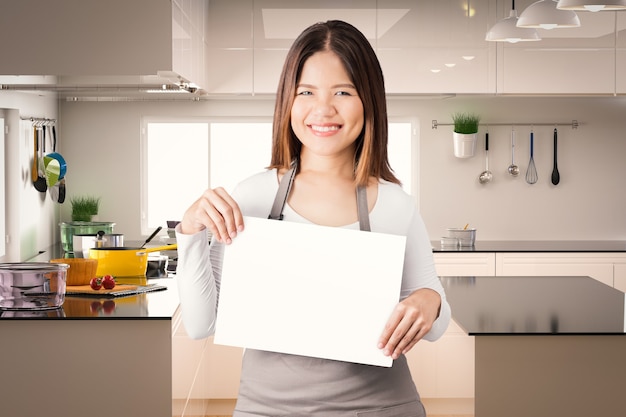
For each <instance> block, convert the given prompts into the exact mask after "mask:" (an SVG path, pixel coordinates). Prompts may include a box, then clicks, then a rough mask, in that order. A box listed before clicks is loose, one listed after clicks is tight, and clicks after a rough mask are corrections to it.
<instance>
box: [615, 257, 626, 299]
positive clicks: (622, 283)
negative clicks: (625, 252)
mask: <svg viewBox="0 0 626 417" xmlns="http://www.w3.org/2000/svg"><path fill="white" fill-rule="evenodd" d="M613 287H614V288H616V289H618V290H620V291H623V292H626V259H622V260H620V261H619V262H618V263H615V264H614V265H613Z"/></svg>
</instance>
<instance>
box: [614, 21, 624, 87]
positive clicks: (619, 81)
mask: <svg viewBox="0 0 626 417" xmlns="http://www.w3.org/2000/svg"><path fill="white" fill-rule="evenodd" d="M617 27H618V29H620V30H618V32H617V40H616V47H615V59H616V63H615V68H616V70H615V72H616V79H615V82H616V86H615V90H616V93H617V94H626V30H624V29H626V13H617Z"/></svg>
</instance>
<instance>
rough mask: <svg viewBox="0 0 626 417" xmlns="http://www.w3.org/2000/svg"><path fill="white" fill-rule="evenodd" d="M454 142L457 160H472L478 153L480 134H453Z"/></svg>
mask: <svg viewBox="0 0 626 417" xmlns="http://www.w3.org/2000/svg"><path fill="white" fill-rule="evenodd" d="M452 137H453V140H454V156H456V157H457V158H471V157H473V156H474V152H475V151H476V142H477V140H478V133H471V134H464V133H456V132H453V133H452Z"/></svg>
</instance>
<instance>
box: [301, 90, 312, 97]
mask: <svg viewBox="0 0 626 417" xmlns="http://www.w3.org/2000/svg"><path fill="white" fill-rule="evenodd" d="M311 94H313V93H311V92H310V91H308V90H302V91H298V95H299V96H310V95H311Z"/></svg>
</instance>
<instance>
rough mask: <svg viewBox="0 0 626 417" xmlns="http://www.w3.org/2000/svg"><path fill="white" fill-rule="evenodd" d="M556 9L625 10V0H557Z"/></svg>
mask: <svg viewBox="0 0 626 417" xmlns="http://www.w3.org/2000/svg"><path fill="white" fill-rule="evenodd" d="M556 8H557V9H563V10H580V11H585V12H598V11H600V10H626V0H597V1H593V0H559V4H557V6H556Z"/></svg>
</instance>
